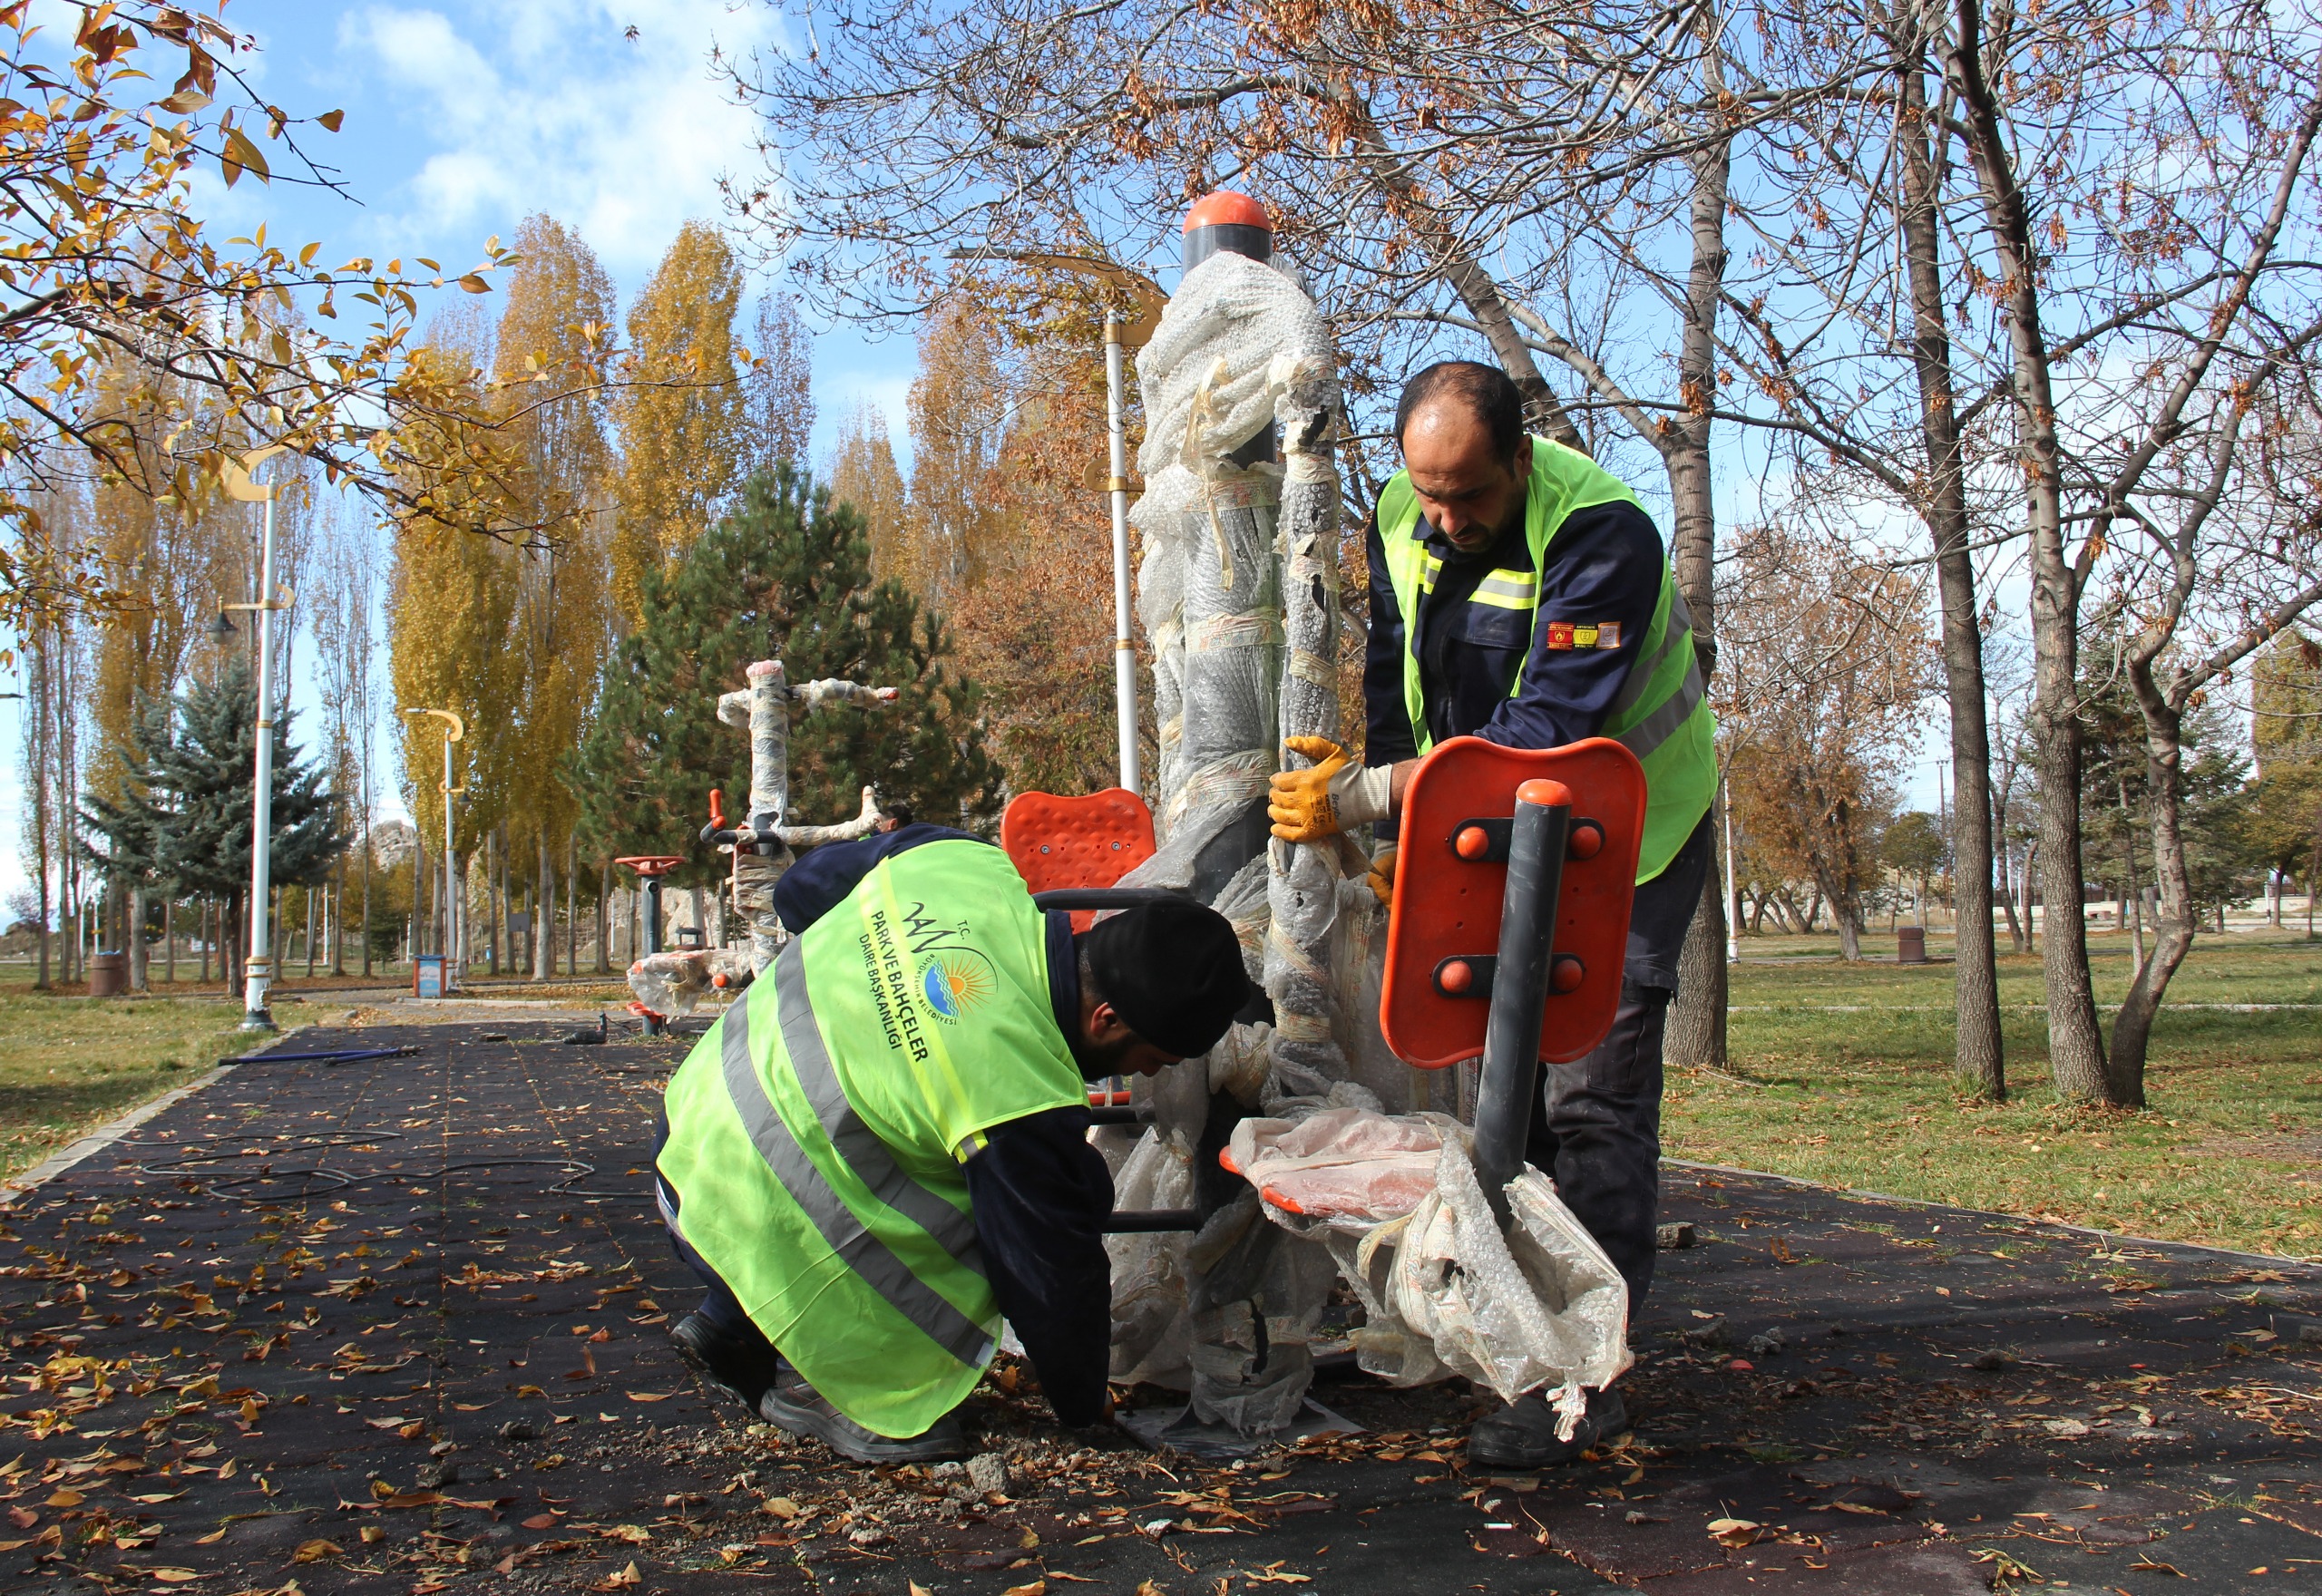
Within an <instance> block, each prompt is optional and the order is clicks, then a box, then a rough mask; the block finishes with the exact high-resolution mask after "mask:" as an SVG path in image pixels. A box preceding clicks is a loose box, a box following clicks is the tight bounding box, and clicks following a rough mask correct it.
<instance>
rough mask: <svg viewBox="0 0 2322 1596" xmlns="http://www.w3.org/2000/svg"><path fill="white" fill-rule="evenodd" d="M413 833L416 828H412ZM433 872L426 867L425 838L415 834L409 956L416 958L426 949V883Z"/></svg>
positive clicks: (413, 840)
mask: <svg viewBox="0 0 2322 1596" xmlns="http://www.w3.org/2000/svg"><path fill="white" fill-rule="evenodd" d="M413 829H414V832H417V828H416V827H415V828H413ZM434 879H435V872H434V871H431V870H429V869H428V868H427V839H426V838H425V837H424V835H417V834H415V835H414V836H413V838H412V841H411V956H412V958H414V959H417V958H418V957H419V956H420V955H421V954H423V953H424V952H426V951H427V883H428V882H429V881H433V880H434Z"/></svg>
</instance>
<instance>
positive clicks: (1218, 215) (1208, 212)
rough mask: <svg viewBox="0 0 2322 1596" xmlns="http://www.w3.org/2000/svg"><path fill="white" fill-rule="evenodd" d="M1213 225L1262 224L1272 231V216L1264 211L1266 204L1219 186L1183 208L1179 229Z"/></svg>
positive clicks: (1187, 230) (1252, 226) (1239, 226)
mask: <svg viewBox="0 0 2322 1596" xmlns="http://www.w3.org/2000/svg"><path fill="white" fill-rule="evenodd" d="M1214 227H1238V228H1263V229H1265V230H1266V231H1267V232H1272V231H1273V219H1272V218H1270V217H1269V216H1267V215H1266V208H1265V207H1264V206H1263V205H1261V204H1259V203H1258V202H1257V201H1256V200H1255V199H1251V198H1250V197H1249V196H1248V195H1247V194H1236V193H1235V192H1234V190H1231V189H1220V190H1217V192H1216V193H1215V194H1204V195H1203V196H1202V197H1201V198H1200V199H1196V200H1195V201H1194V208H1193V209H1191V210H1188V211H1187V212H1185V227H1184V229H1182V230H1184V231H1185V232H1188V233H1190V232H1192V231H1193V230H1194V229H1195V228H1214Z"/></svg>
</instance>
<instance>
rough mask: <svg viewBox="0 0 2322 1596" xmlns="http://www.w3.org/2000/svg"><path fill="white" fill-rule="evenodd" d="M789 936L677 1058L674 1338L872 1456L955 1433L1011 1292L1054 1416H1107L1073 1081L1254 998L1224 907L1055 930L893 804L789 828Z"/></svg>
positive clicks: (670, 1181)
mask: <svg viewBox="0 0 2322 1596" xmlns="http://www.w3.org/2000/svg"><path fill="white" fill-rule="evenodd" d="M774 906H775V910H776V913H778V914H779V915H780V916H781V918H782V923H783V925H784V927H785V929H788V930H789V931H790V933H791V940H790V942H789V943H788V944H787V945H786V946H785V948H784V949H783V950H782V954H781V956H780V957H779V958H778V959H776V960H775V963H774V966H773V968H772V969H771V970H769V971H768V972H767V974H766V977H765V978H761V979H760V980H758V981H757V982H756V984H755V985H754V986H752V987H751V988H750V989H749V990H748V991H747V992H746V993H745V994H744V995H743V997H742V998H740V999H738V1000H737V1002H736V1003H735V1004H734V1006H733V1007H730V1008H728V1009H727V1011H726V1013H725V1014H724V1015H723V1016H721V1017H719V1019H718V1021H717V1024H716V1025H714V1026H712V1027H710V1029H709V1032H708V1034H707V1036H704V1037H703V1038H702V1039H701V1042H700V1044H699V1045H698V1046H696V1047H695V1048H694V1050H693V1052H692V1053H691V1054H690V1055H688V1057H687V1059H686V1061H685V1063H684V1064H683V1065H681V1066H678V1072H677V1074H676V1075H673V1076H671V1077H670V1080H669V1086H668V1095H667V1096H666V1098H665V1100H664V1105H663V1114H664V1117H663V1120H662V1122H661V1124H660V1125H659V1127H658V1138H657V1143H656V1146H655V1149H654V1162H655V1165H656V1183H655V1189H656V1195H657V1196H658V1197H659V1200H660V1204H661V1212H662V1217H663V1219H664V1220H665V1221H667V1223H668V1227H669V1235H670V1238H671V1240H672V1241H674V1242H675V1243H676V1245H677V1249H678V1254H679V1256H680V1257H682V1258H684V1259H685V1260H686V1261H687V1263H688V1264H689V1265H690V1266H691V1267H692V1268H693V1270H695V1272H696V1273H698V1274H699V1275H700V1276H701V1278H702V1280H704V1282H705V1283H706V1284H707V1286H708V1288H709V1289H708V1295H707V1299H705V1300H704V1301H703V1303H702V1306H701V1308H700V1309H699V1310H698V1311H697V1312H694V1313H690V1314H688V1315H687V1316H686V1317H685V1318H684V1319H681V1320H679V1321H678V1324H677V1325H675V1326H674V1327H672V1328H671V1329H670V1332H669V1334H670V1338H671V1339H672V1340H674V1341H675V1342H676V1343H677V1346H678V1351H679V1353H681V1354H682V1355H683V1356H684V1357H685V1358H686V1360H687V1361H688V1363H691V1364H692V1365H694V1366H695V1367H697V1368H699V1369H700V1370H702V1371H703V1372H704V1373H706V1374H707V1375H709V1376H710V1377H712V1378H714V1379H716V1380H717V1381H718V1382H719V1383H720V1384H722V1385H724V1386H726V1387H727V1388H728V1389H730V1390H731V1391H733V1392H734V1394H735V1395H736V1396H738V1397H740V1398H741V1400H742V1401H743V1403H744V1404H745V1405H746V1406H748V1407H749V1408H750V1409H751V1410H752V1411H753V1412H755V1413H756V1414H757V1415H758V1416H762V1417H763V1418H765V1419H766V1421H767V1422H768V1423H770V1424H774V1425H776V1426H780V1427H781V1428H783V1429H785V1430H787V1431H789V1432H790V1433H791V1434H793V1435H818V1436H820V1437H821V1438H822V1439H823V1440H824V1441H825V1442H827V1443H828V1444H829V1445H831V1447H832V1448H833V1449H834V1450H835V1451H837V1452H839V1453H841V1454H843V1455H845V1456H848V1457H851V1458H854V1459H855V1460H857V1461H858V1462H863V1463H915V1462H923V1461H928V1460H932V1459H936V1458H944V1457H959V1456H964V1455H967V1453H968V1451H969V1450H970V1448H969V1445H968V1438H967V1435H966V1434H965V1432H964V1430H963V1429H962V1427H961V1425H960V1422H959V1420H958V1418H957V1417H956V1416H954V1413H953V1410H954V1409H955V1408H957V1407H958V1406H959V1405H960V1403H961V1401H962V1400H963V1399H964V1398H965V1397H966V1396H967V1395H968V1393H969V1392H971V1391H972V1390H973V1389H974V1388H975V1385H976V1382H977V1380H978V1379H979V1378H981V1376H982V1374H983V1371H984V1368H985V1367H986V1366H988V1365H989V1364H990V1362H991V1357H992V1352H993V1350H994V1348H995V1345H996V1343H997V1341H998V1339H999V1335H1000V1319H1001V1318H1002V1317H1003V1316H1004V1317H1005V1318H1006V1319H1007V1320H1008V1322H1009V1323H1010V1325H1012V1326H1013V1327H1014V1328H1015V1331H1016V1334H1017V1335H1018V1337H1020V1338H1021V1340H1022V1342H1023V1344H1024V1348H1025V1350H1026V1351H1027V1352H1028V1353H1029V1355H1030V1358H1031V1360H1032V1365H1033V1367H1034V1368H1035V1370H1037V1371H1038V1373H1039V1379H1040V1387H1041V1389H1042V1391H1043V1392H1044V1393H1045V1394H1046V1395H1047V1396H1048V1399H1049V1406H1050V1407H1051V1408H1052V1409H1054V1411H1055V1413H1056V1416H1057V1419H1058V1421H1059V1423H1061V1424H1064V1425H1068V1426H1082V1425H1088V1424H1094V1423H1096V1422H1097V1421H1098V1419H1100V1418H1101V1417H1102V1416H1104V1413H1105V1408H1106V1396H1105V1377H1106V1367H1107V1359H1108V1357H1109V1354H1110V1351H1111V1342H1112V1289H1111V1277H1110V1266H1109V1260H1107V1257H1106V1253H1105V1247H1104V1237H1103V1230H1102V1227H1103V1224H1104V1221H1105V1218H1106V1216H1107V1214H1109V1213H1110V1212H1111V1211H1112V1206H1113V1185H1112V1180H1111V1177H1110V1176H1109V1175H1108V1174H1107V1171H1106V1168H1105V1161H1104V1159H1103V1158H1102V1157H1101V1156H1100V1155H1099V1154H1098V1152H1097V1150H1096V1149H1095V1148H1093V1147H1091V1146H1090V1145H1089V1144H1088V1124H1089V1116H1088V1082H1089V1081H1091V1080H1095V1079H1099V1078H1101V1077H1103V1076H1106V1075H1122V1074H1132V1073H1133V1074H1137V1075H1154V1074H1156V1073H1158V1072H1159V1071H1160V1070H1162V1069H1164V1068H1166V1067H1167V1066H1170V1065H1173V1064H1176V1063H1177V1062H1179V1061H1180V1060H1182V1059H1185V1058H1189V1057H1193V1056H1197V1055H1200V1054H1204V1053H1206V1052H1208V1051H1209V1050H1210V1048H1211V1047H1212V1046H1215V1044H1216V1042H1217V1040H1218V1038H1219V1037H1221V1036H1224V1034H1225V1028H1226V1027H1227V1026H1228V1025H1229V1024H1230V1023H1231V1022H1232V1020H1233V1017H1234V1011H1235V1010H1236V1009H1239V1008H1240V1007H1242V1006H1243V1005H1244V1003H1245V1002H1246V1001H1248V998H1249V980H1248V978H1247V976H1246V975H1245V974H1244V971H1243V967H1242V949H1241V944H1240V943H1239V942H1238V941H1236V940H1235V939H1234V928H1233V927H1232V926H1231V925H1230V924H1229V923H1227V921H1226V920H1225V919H1224V916H1222V915H1220V914H1218V913H1217V912H1216V911H1215V910H1211V909H1207V908H1205V907H1203V906H1202V905H1200V904H1196V903H1194V902H1191V901H1176V900H1171V901H1166V902H1159V903H1151V904H1146V905H1143V906H1140V907H1138V908H1136V909H1132V910H1127V911H1126V912H1124V913H1121V914H1118V915H1115V916H1114V917H1112V918H1111V919H1109V920H1100V921H1098V923H1097V924H1096V925H1095V926H1094V927H1092V928H1091V929H1089V930H1088V931H1087V932H1085V933H1083V934H1081V935H1079V936H1077V937H1076V936H1074V935H1073V933H1072V926H1071V919H1070V917H1069V916H1068V915H1065V914H1044V913H1043V912H1042V911H1041V910H1039V907H1037V906H1036V905H1035V904H1034V903H1033V902H1032V897H1031V893H1030V891H1029V890H1028V889H1027V888H1026V887H1025V885H1024V881H1023V878H1022V877H1021V876H1020V875H1018V874H1017V872H1016V867H1015V866H1014V865H1012V864H1011V863H1010V862H1009V860H1008V856H1007V855H1006V854H1005V853H1003V852H1000V850H999V849H998V848H995V847H993V846H992V845H991V844H990V843H988V842H981V841H979V840H978V839H976V838H974V837H971V836H969V835H968V834H967V833H965V832H956V831H951V830H950V829H948V828H945V827H941V826H933V825H923V824H922V825H905V826H902V827H899V828H897V829H896V830H894V831H892V832H880V833H877V834H875V835H873V836H869V837H865V838H863V839H862V840H860V841H858V842H840V843H831V844H827V845H825V846H824V847H820V848H816V849H815V850H813V851H812V852H808V853H807V854H805V856H804V857H803V858H802V859H800V861H798V862H797V863H796V864H795V865H793V866H792V867H791V869H790V870H789V871H788V872H787V873H786V874H785V875H784V877H783V878H782V881H781V882H780V884H779V885H778V886H777V887H776V889H775V895H774Z"/></svg>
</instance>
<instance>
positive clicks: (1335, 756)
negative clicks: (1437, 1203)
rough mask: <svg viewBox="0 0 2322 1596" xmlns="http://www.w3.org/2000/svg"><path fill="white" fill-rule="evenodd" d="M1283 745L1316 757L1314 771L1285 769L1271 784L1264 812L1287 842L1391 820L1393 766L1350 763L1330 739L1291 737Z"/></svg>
mask: <svg viewBox="0 0 2322 1596" xmlns="http://www.w3.org/2000/svg"><path fill="white" fill-rule="evenodd" d="M1283 747H1285V748H1287V749H1289V750H1290V751H1291V752H1292V753H1293V754H1303V755H1305V756H1306V757H1307V758H1308V759H1311V760H1313V761H1315V764H1314V766H1313V768H1312V769H1311V770H1281V771H1276V772H1274V774H1273V778H1272V780H1271V781H1270V782H1269V783H1268V789H1269V790H1268V792H1267V793H1266V815H1267V818H1269V819H1270V820H1272V821H1273V834H1274V835H1275V836H1277V837H1280V838H1281V839H1282V840H1283V842H1320V841H1321V840H1322V838H1324V837H1330V836H1335V835H1337V834H1338V833H1339V832H1343V831H1345V830H1347V829H1348V828H1349V827H1350V826H1359V825H1361V824H1363V823H1364V822H1368V821H1374V820H1384V819H1386V818H1387V806H1388V803H1389V800H1390V794H1391V793H1392V792H1393V788H1394V779H1395V777H1394V768H1393V767H1392V766H1391V765H1384V764H1381V765H1377V766H1374V767H1371V768H1368V769H1366V768H1365V767H1363V766H1361V765H1359V764H1351V763H1349V761H1348V759H1347V756H1346V750H1345V749H1343V748H1341V747H1340V746H1339V745H1338V744H1336V743H1333V742H1332V741H1331V740H1330V739H1329V738H1328V737H1291V738H1289V739H1287V740H1285V741H1284V743H1283Z"/></svg>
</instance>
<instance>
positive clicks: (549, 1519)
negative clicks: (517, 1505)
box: [524, 1513, 556, 1530]
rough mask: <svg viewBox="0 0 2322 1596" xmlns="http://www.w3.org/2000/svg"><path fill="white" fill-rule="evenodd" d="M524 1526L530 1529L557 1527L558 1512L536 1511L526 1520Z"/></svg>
mask: <svg viewBox="0 0 2322 1596" xmlns="http://www.w3.org/2000/svg"><path fill="white" fill-rule="evenodd" d="M524 1527H525V1528H526V1529H528V1530H552V1529H554V1528H556V1514H554V1513H534V1514H532V1517H530V1518H528V1519H526V1520H525V1521H524Z"/></svg>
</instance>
